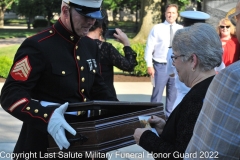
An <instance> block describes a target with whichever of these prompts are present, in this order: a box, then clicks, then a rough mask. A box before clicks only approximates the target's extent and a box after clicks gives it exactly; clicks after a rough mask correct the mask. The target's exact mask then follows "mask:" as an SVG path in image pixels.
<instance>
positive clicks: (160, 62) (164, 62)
mask: <svg viewBox="0 0 240 160" xmlns="http://www.w3.org/2000/svg"><path fill="white" fill-rule="evenodd" d="M153 63H158V64H167V63H166V62H157V61H155V60H153Z"/></svg>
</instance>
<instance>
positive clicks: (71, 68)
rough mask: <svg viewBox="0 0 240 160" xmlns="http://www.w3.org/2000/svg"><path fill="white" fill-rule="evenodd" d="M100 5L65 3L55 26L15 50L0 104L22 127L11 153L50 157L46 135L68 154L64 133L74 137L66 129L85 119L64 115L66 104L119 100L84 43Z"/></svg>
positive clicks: (81, 0)
mask: <svg viewBox="0 0 240 160" xmlns="http://www.w3.org/2000/svg"><path fill="white" fill-rule="evenodd" d="M101 3H102V0H98V1H95V0H88V1H85V0H63V1H62V5H61V15H60V18H59V20H58V21H57V22H56V23H55V24H54V25H53V26H51V27H49V28H47V29H46V30H44V31H42V32H41V33H39V34H36V35H34V36H32V37H29V38H27V39H26V40H25V41H24V42H23V43H22V44H21V46H20V47H19V49H18V50H17V53H16V55H15V58H14V62H13V65H12V67H11V70H10V73H9V75H8V77H7V79H6V82H5V84H4V86H3V88H2V91H1V99H0V103H1V106H2V107H3V109H4V110H5V111H6V112H8V113H9V114H11V115H12V116H14V117H16V118H18V119H19V120H21V121H22V122H23V125H22V129H21V132H20V135H19V138H18V140H17V143H16V145H15V148H14V151H13V153H15V154H18V155H19V154H20V153H21V154H22V153H33V154H34V153H36V155H35V156H36V157H34V158H36V159H40V158H41V156H42V155H44V154H47V153H48V151H47V148H48V147H49V144H48V135H49V134H50V135H51V136H52V137H53V139H54V140H55V142H56V144H57V146H58V147H59V149H60V150H62V149H63V148H66V149H67V148H69V146H70V143H69V141H68V140H67V138H66V136H65V130H66V131H68V132H70V134H72V135H76V131H75V130H74V129H73V128H72V127H71V126H70V125H69V124H68V123H69V122H72V121H73V122H75V121H77V120H79V119H81V118H84V117H86V116H87V115H86V114H87V113H84V112H76V114H75V115H72V114H66V113H67V112H66V110H67V108H68V103H78V102H86V101H89V100H95V99H96V100H109V101H110V100H111V101H116V100H117V99H116V97H115V96H114V95H113V94H112V93H111V92H110V90H109V89H108V87H107V86H106V84H105V83H104V81H103V79H102V77H101V76H100V72H99V70H100V67H99V65H98V64H99V61H98V54H99V53H98V51H99V50H98V46H97V44H96V43H95V42H94V41H92V40H91V39H90V38H88V37H84V36H86V35H87V33H88V31H89V29H90V28H91V27H92V26H93V25H94V23H95V21H96V19H102V18H103V16H102V14H101V10H100V6H101ZM93 88H94V90H93ZM51 104H58V105H59V106H60V107H56V106H55V107H49V105H51ZM40 154H41V155H40ZM19 159H25V158H24V156H23V157H21V158H19Z"/></svg>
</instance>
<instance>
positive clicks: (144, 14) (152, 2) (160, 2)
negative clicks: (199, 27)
mask: <svg viewBox="0 0 240 160" xmlns="http://www.w3.org/2000/svg"><path fill="white" fill-rule="evenodd" d="M192 1H195V0H140V2H141V3H140V4H141V9H140V13H141V15H140V23H139V28H140V29H139V32H138V34H137V35H136V36H135V37H134V38H133V40H134V41H138V42H146V39H147V37H148V34H149V32H150V30H151V29H152V27H153V26H154V25H155V24H158V23H160V22H163V21H164V20H165V7H166V5H167V4H170V3H175V4H177V5H178V6H179V11H183V10H185V7H187V6H188V5H189V4H190V3H191V2H192ZM196 1H197V2H198V3H200V2H201V0H196Z"/></svg>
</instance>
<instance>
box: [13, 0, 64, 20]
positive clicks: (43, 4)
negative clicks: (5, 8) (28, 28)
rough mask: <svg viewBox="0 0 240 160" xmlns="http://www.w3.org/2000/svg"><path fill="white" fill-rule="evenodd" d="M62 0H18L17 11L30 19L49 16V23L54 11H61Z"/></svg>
mask: <svg viewBox="0 0 240 160" xmlns="http://www.w3.org/2000/svg"><path fill="white" fill-rule="evenodd" d="M61 2H62V0H27V1H26V0H18V3H17V7H16V12H17V13H18V14H21V15H24V16H26V17H27V18H28V20H29V21H32V20H33V19H34V17H35V16H37V15H41V16H44V17H47V19H48V23H49V24H50V20H51V19H52V18H53V16H54V15H53V13H54V12H57V13H60V9H61Z"/></svg>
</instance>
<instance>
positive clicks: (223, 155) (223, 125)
mask: <svg viewBox="0 0 240 160" xmlns="http://www.w3.org/2000/svg"><path fill="white" fill-rule="evenodd" d="M229 19H230V20H231V22H232V23H233V24H234V25H236V36H237V39H238V42H240V1H238V3H237V5H236V11H235V13H233V14H231V15H230V16H229ZM239 79H240V61H237V62H235V63H233V64H232V65H230V66H228V67H226V68H225V69H223V70H222V71H221V72H219V74H218V75H217V76H216V77H215V78H214V79H213V81H212V83H211V85H210V86H209V89H208V91H207V94H206V98H205V99H204V104H203V108H202V110H201V112H200V114H199V117H198V119H197V123H196V125H195V127H194V131H193V136H192V138H191V140H190V142H189V144H188V147H187V149H186V152H185V153H186V154H189V153H193V152H196V153H198V155H200V154H201V153H202V154H201V155H202V157H200V156H198V157H189V158H187V157H186V158H185V160H188V159H194V160H196V159H202V158H206V157H207V156H208V155H207V154H208V153H209V154H210V155H211V157H208V159H226V160H239V159H240V94H239V93H240V81H239Z"/></svg>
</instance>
